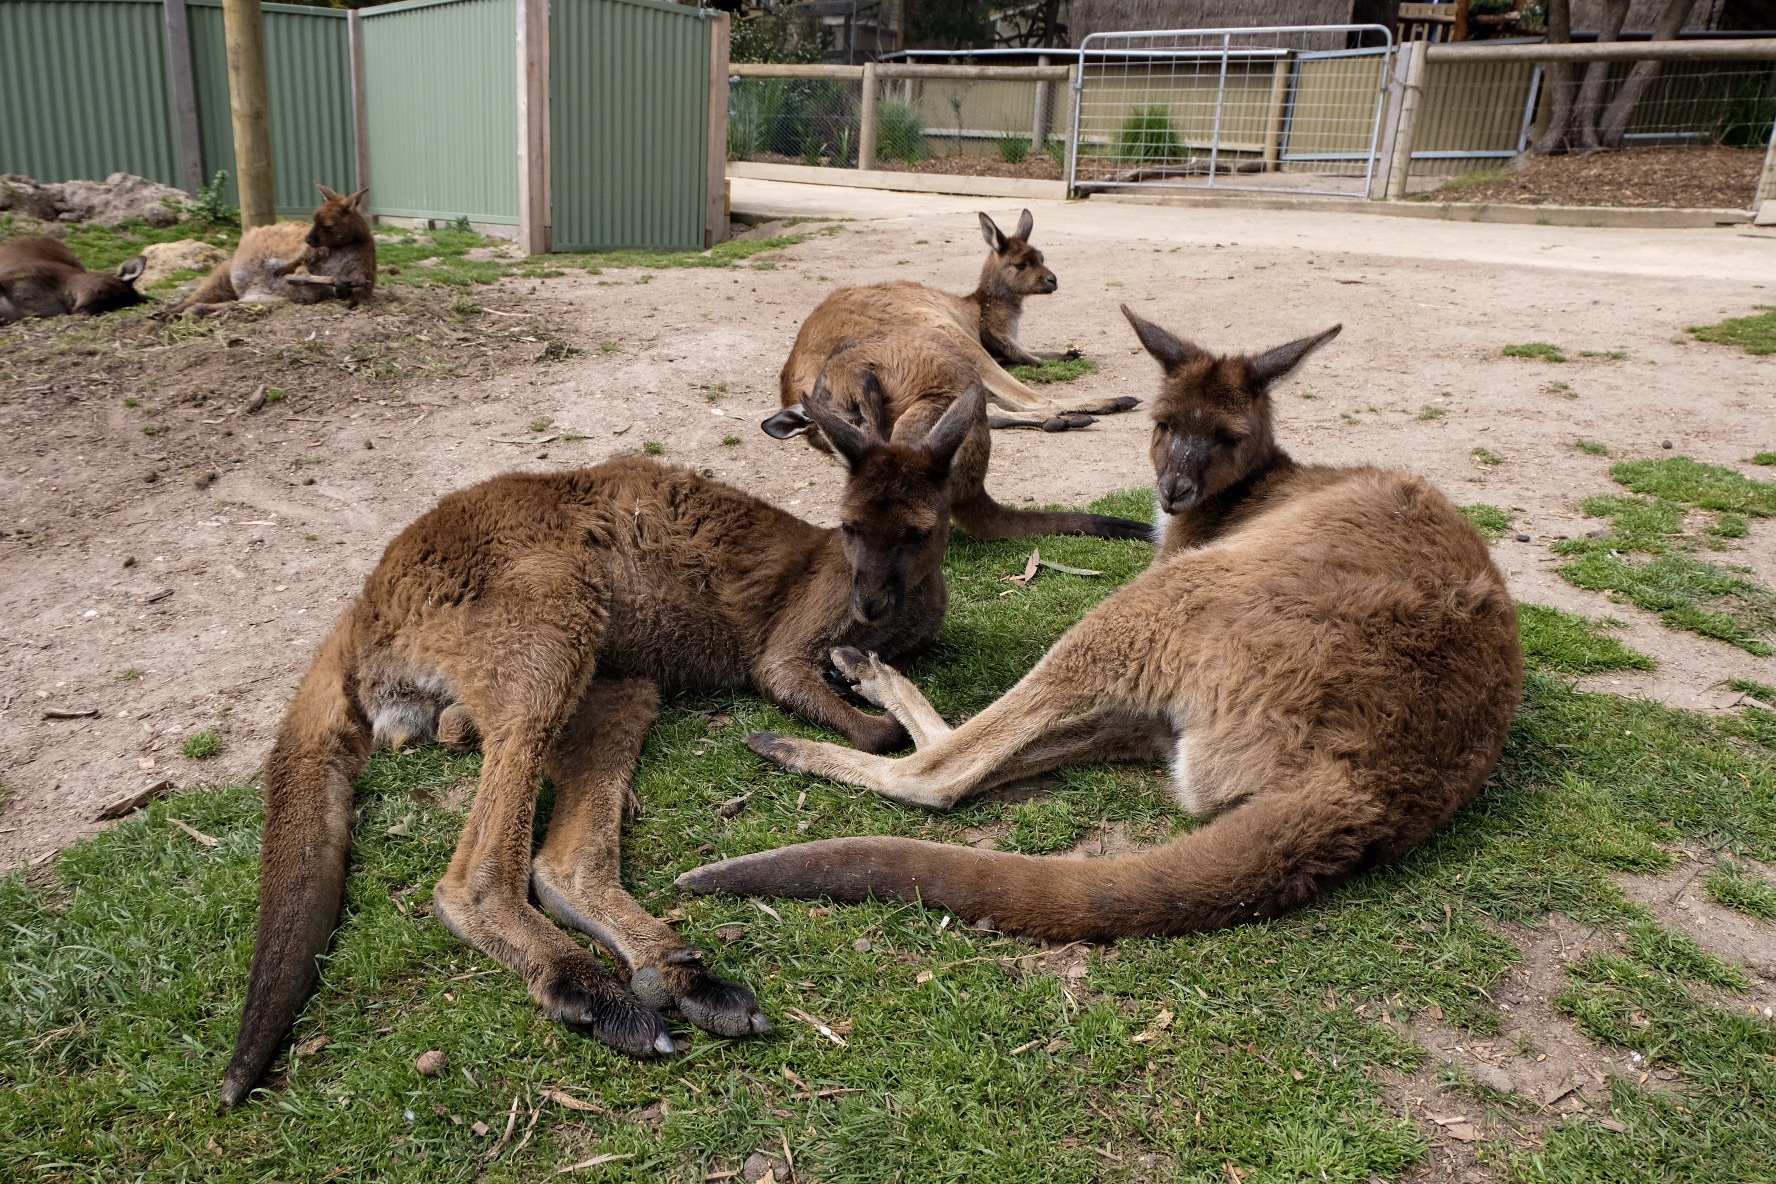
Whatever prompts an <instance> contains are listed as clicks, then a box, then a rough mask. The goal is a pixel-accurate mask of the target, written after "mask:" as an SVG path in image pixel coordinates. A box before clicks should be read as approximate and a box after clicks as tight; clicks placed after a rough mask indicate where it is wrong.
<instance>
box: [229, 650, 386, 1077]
mask: <svg viewBox="0 0 1776 1184" xmlns="http://www.w3.org/2000/svg"><path fill="white" fill-rule="evenodd" d="M348 634H349V624H348V623H342V624H341V625H340V626H339V628H337V629H336V630H335V631H334V632H333V635H332V636H331V637H329V638H328V639H327V641H326V642H325V643H323V645H322V647H321V651H320V653H319V654H317V655H316V657H315V661H314V665H313V666H311V667H310V668H309V671H308V673H307V675H305V676H304V677H303V679H302V685H301V686H300V687H299V688H298V689H297V691H296V698H295V701H294V702H292V703H291V705H290V709H289V711H288V712H286V713H285V715H284V719H283V723H282V724H280V725H279V727H278V736H277V743H276V744H275V745H273V747H272V750H271V758H270V759H269V760H268V761H267V762H266V769H265V832H264V837H263V840H262V842H261V856H260V859H261V865H260V866H261V871H260V881H259V931H258V934H257V936H256V937H255V938H254V943H253V969H252V974H251V976H250V978H249V979H248V982H247V1002H246V1006H245V1008H244V1009H243V1011H242V1013H241V1026H240V1035H239V1036H238V1037H237V1038H236V1039H235V1043H234V1058H233V1060H231V1061H230V1062H229V1065H228V1075H227V1076H226V1077H225V1078H224V1079H223V1082H222V1101H223V1102H224V1103H225V1104H227V1105H230V1106H233V1105H236V1104H237V1103H239V1102H240V1101H241V1100H242V1099H244V1098H245V1097H246V1096H247V1094H248V1093H250V1092H251V1091H252V1089H253V1087H254V1086H256V1085H257V1084H258V1083H259V1079H260V1078H261V1077H262V1076H264V1074H265V1069H266V1067H267V1066H268V1065H270V1064H271V1061H272V1058H273V1057H275V1056H276V1055H277V1053H278V1050H279V1049H280V1048H281V1047H282V1046H283V1043H284V1038H285V1037H286V1036H288V1035H289V1032H290V1026H291V1025H292V1024H294V1023H295V1022H296V1014H297V1012H299V1011H301V1010H302V1005H303V1002H304V1001H305V1000H306V999H307V998H308V993H309V991H310V990H312V989H313V988H314V984H315V979H316V978H317V976H318V974H319V967H318V966H317V964H316V959H317V958H318V957H319V956H320V954H321V952H322V951H323V950H324V949H325V948H326V946H327V939H328V938H329V937H330V936H332V933H333V927H334V925H335V924H337V922H338V920H339V909H340V905H341V903H342V902H343V900H344V898H345V872H346V863H347V858H348V856H349V855H350V852H351V821H352V784H353V783H354V782H355V781H356V780H357V778H358V774H359V773H361V772H363V769H364V765H365V763H366V762H367V761H368V759H369V755H370V744H371V738H370V723H369V721H368V720H367V719H366V718H365V717H364V713H363V711H362V710H361V709H360V708H359V706H358V704H357V702H356V701H355V700H354V698H353V697H352V695H351V693H350V689H349V688H350V686H351V683H352V681H353V675H352V671H351V665H350V655H349V643H348Z"/></svg>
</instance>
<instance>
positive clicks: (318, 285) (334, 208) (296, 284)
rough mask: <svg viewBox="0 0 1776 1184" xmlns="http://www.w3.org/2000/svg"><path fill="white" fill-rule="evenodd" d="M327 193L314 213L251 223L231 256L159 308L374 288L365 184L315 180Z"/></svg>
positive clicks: (349, 295)
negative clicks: (307, 218)
mask: <svg viewBox="0 0 1776 1184" xmlns="http://www.w3.org/2000/svg"><path fill="white" fill-rule="evenodd" d="M315 188H316V189H319V190H320V191H321V196H322V197H324V198H326V200H325V201H323V202H322V203H321V206H320V208H319V209H317V210H316V211H315V212H314V220H313V221H312V222H311V223H310V224H309V225H308V226H303V225H302V223H300V222H274V223H272V224H271V225H270V226H255V227H254V228H253V229H251V230H249V231H247V232H246V233H245V234H243V235H242V236H241V241H240V246H238V247H236V248H235V251H234V255H233V256H232V257H230V258H229V260H228V262H226V263H220V264H218V265H217V266H216V269H215V270H214V271H212V272H210V274H209V275H208V276H207V277H205V279H204V282H203V283H201V284H199V285H198V286H197V290H196V291H194V292H192V293H191V295H189V296H187V297H186V298H185V299H184V300H181V301H180V302H179V303H177V304H174V305H169V306H168V307H167V309H166V310H165V312H164V313H162V314H161V315H163V316H167V317H173V316H178V315H179V314H181V313H192V314H194V315H196V316H206V315H208V314H210V313H214V312H219V311H221V310H222V309H224V308H226V307H228V305H230V304H232V303H236V302H239V303H241V304H271V303H275V302H277V301H280V300H288V301H292V302H294V303H296V304H319V303H320V302H321V301H323V300H344V301H346V302H347V303H348V304H349V305H351V306H353V307H355V306H356V305H357V303H358V301H360V300H362V299H364V298H365V297H366V296H368V295H370V292H371V290H372V289H374V288H375V287H376V238H375V235H374V233H373V232H372V230H371V228H370V219H369V218H368V217H366V216H365V212H364V211H365V197H366V196H367V195H368V194H369V192H370V191H369V190H368V189H360V190H358V191H357V192H356V193H354V194H352V195H351V196H349V197H346V196H342V195H341V194H338V193H335V192H333V191H332V190H331V189H329V188H327V187H326V186H325V185H322V184H321V183H320V182H319V181H317V182H315Z"/></svg>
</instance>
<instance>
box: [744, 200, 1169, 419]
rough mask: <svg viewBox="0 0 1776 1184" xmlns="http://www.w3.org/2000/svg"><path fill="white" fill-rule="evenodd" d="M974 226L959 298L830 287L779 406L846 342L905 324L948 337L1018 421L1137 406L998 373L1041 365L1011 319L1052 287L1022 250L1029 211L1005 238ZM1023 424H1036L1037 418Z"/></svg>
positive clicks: (1033, 256)
mask: <svg viewBox="0 0 1776 1184" xmlns="http://www.w3.org/2000/svg"><path fill="white" fill-rule="evenodd" d="M980 223H981V234H982V236H983V237H984V238H985V239H986V240H987V249H988V253H987V258H986V262H984V263H983V264H982V265H981V276H980V283H979V284H978V285H977V286H976V287H975V290H974V291H973V292H970V293H969V294H968V295H966V296H954V295H951V294H950V293H948V292H943V291H939V290H938V289H936V288H932V287H928V286H926V285H924V284H917V283H913V282H911V281H910V280H894V281H891V282H889V283H885V284H870V285H868V286H867V287H855V288H838V289H835V290H834V291H833V292H832V293H831V294H830V295H828V296H827V298H826V299H825V300H822V301H821V302H820V304H819V305H818V306H817V307H816V308H815V309H814V311H813V312H812V313H810V314H809V315H808V319H807V320H806V321H803V322H802V327H801V330H800V331H799V332H797V333H796V339H795V344H794V345H793V346H791V347H790V351H789V358H788V359H787V360H786V361H785V362H784V363H783V371H782V373H781V374H780V375H779V376H778V388H779V390H780V392H781V394H782V398H783V406H785V407H788V406H790V405H792V404H795V403H800V402H801V401H802V400H803V399H804V398H805V397H806V396H807V394H808V392H809V391H811V390H813V389H814V380H815V379H816V378H818V377H819V376H820V371H821V369H822V368H823V367H825V365H826V360H827V359H828V358H830V357H831V356H832V355H833V354H834V353H836V352H838V351H839V350H840V349H842V348H843V347H844V346H845V345H846V343H848V342H850V341H854V340H857V339H859V338H863V337H866V336H869V335H870V334H873V333H879V332H881V331H883V330H885V329H887V330H893V329H899V328H910V327H912V326H924V327H926V328H929V329H934V330H936V331H937V332H939V333H942V334H943V335H944V336H945V337H947V338H949V340H950V341H951V342H952V343H953V344H954V345H955V346H956V348H957V349H958V350H960V351H961V353H962V356H963V357H965V358H966V359H967V360H968V363H969V364H970V365H971V366H972V367H973V369H974V370H975V372H976V373H977V374H978V375H979V376H980V380H981V382H982V383H984V384H985V385H986V388H987V397H988V398H989V399H990V400H992V402H993V404H994V405H995V406H998V407H1003V408H1006V409H1007V410H1011V411H1015V412H1017V413H1018V414H1019V415H1022V416H1036V417H1064V416H1067V415H1070V414H1087V415H1106V414H1109V413H1111V412H1114V411H1127V410H1128V409H1129V408H1130V407H1133V406H1135V405H1137V404H1138V403H1140V400H1139V399H1134V398H1129V397H1127V396H1121V397H1117V398H1104V399H1089V398H1087V399H1077V400H1074V401H1071V402H1067V401H1061V402H1056V401H1054V400H1051V399H1048V398H1045V397H1044V396H1042V395H1039V394H1037V393H1036V392H1035V391H1033V390H1031V389H1030V388H1029V387H1027V386H1025V385H1024V384H1023V383H1021V382H1019V381H1018V380H1017V379H1015V378H1013V377H1012V376H1011V375H1010V374H1008V373H1006V371H1005V368H1004V366H1002V365H1001V364H1000V363H1001V362H1003V363H1005V365H1011V366H1034V365H1037V364H1039V363H1040V362H1041V361H1042V359H1041V358H1039V357H1037V356H1036V355H1035V354H1033V353H1031V352H1030V351H1028V350H1026V349H1025V348H1024V347H1023V346H1021V345H1019V344H1018V340H1017V333H1018V321H1019V319H1020V318H1021V317H1022V316H1023V311H1024V298H1025V297H1027V296H1042V295H1047V294H1048V293H1051V292H1053V291H1054V290H1055V288H1056V286H1057V285H1058V281H1057V280H1056V279H1055V274H1054V272H1052V271H1050V270H1049V269H1048V267H1047V265H1046V264H1045V263H1044V262H1043V259H1042V252H1041V251H1038V250H1037V249H1036V248H1035V247H1032V246H1031V245H1030V231H1031V230H1032V229H1033V228H1034V225H1035V220H1034V219H1033V218H1032V217H1031V216H1030V211H1029V210H1025V211H1024V212H1023V214H1022V216H1021V217H1020V218H1019V219H1018V225H1017V232H1016V233H1014V234H1011V235H1009V236H1008V235H1006V234H1005V233H1003V232H1002V231H1001V230H1000V229H999V227H998V226H996V225H994V223H993V220H992V219H991V218H989V217H987V215H985V214H982V215H980ZM1031 422H1040V418H1038V419H1037V420H1033V421H1031ZM1086 422H1089V421H1086Z"/></svg>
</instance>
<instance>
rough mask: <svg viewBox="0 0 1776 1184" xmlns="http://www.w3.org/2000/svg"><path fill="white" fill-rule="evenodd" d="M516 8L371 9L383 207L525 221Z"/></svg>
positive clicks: (367, 50) (378, 195)
mask: <svg viewBox="0 0 1776 1184" xmlns="http://www.w3.org/2000/svg"><path fill="white" fill-rule="evenodd" d="M517 17H518V13H517V6H516V5H515V4H514V3H513V0H415V2H412V3H406V4H390V5H384V6H381V7H377V8H367V9H365V10H364V73H365V75H366V76H367V86H368V88H369V107H370V178H371V189H370V205H371V208H372V209H374V210H375V211H376V212H377V213H378V214H392V215H396V216H398V217H406V218H456V217H459V216H461V215H465V214H466V215H467V216H468V217H469V218H470V219H471V220H473V221H476V222H494V223H506V224H511V223H516V222H517V221H518V51H517V41H516V36H517ZM626 52H628V47H622V46H618V47H615V48H614V50H613V53H615V54H616V55H617V56H621V55H622V54H624V53H626Z"/></svg>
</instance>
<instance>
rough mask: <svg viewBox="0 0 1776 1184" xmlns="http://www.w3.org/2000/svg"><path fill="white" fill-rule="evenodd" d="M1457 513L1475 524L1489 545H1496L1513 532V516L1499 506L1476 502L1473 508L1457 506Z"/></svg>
mask: <svg viewBox="0 0 1776 1184" xmlns="http://www.w3.org/2000/svg"><path fill="white" fill-rule="evenodd" d="M1455 509H1456V513H1458V514H1460V515H1461V516H1462V517H1463V518H1466V519H1467V520H1468V521H1469V522H1472V523H1473V524H1474V529H1475V530H1478V531H1479V532H1480V534H1481V535H1482V536H1483V537H1484V538H1485V539H1486V541H1487V542H1489V543H1496V542H1498V541H1499V540H1500V539H1502V538H1504V537H1505V535H1507V534H1509V533H1510V531H1511V515H1509V514H1508V513H1506V512H1505V511H1503V510H1501V509H1499V508H1498V507H1497V506H1489V505H1487V504H1486V503H1485V502H1476V503H1475V504H1474V505H1471V506H1457V507H1456V508H1455Z"/></svg>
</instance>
